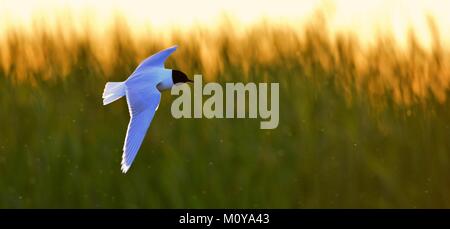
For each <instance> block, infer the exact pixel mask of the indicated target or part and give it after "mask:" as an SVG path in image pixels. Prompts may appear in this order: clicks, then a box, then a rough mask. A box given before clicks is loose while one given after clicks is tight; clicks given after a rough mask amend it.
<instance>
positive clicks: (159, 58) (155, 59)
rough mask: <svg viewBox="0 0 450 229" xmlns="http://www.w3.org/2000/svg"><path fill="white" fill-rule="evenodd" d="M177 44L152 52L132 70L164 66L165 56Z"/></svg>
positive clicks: (173, 50) (170, 52) (174, 48)
mask: <svg viewBox="0 0 450 229" xmlns="http://www.w3.org/2000/svg"><path fill="white" fill-rule="evenodd" d="M177 47H178V46H176V45H174V46H172V47H170V48H168V49H165V50H162V51H160V52H158V53H155V54H153V55H152V56H150V57H148V58H147V59H145V60H143V61H142V62H141V63H140V64H139V66H138V67H137V68H136V70H134V72H138V71H142V70H144V69H146V68H149V67H161V68H164V62H165V61H166V59H167V57H169V56H170V54H172V53H173V52H175V50H176V49H177Z"/></svg>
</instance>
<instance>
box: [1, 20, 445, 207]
mask: <svg viewBox="0 0 450 229" xmlns="http://www.w3.org/2000/svg"><path fill="white" fill-rule="evenodd" d="M128 26H129V25H128V24H127V23H126V21H124V20H121V19H118V20H117V21H116V23H115V24H114V26H113V27H111V28H110V30H109V32H108V34H109V38H110V39H109V40H99V39H96V37H94V36H91V35H90V34H91V33H90V32H89V31H90V30H93V29H94V28H90V27H89V26H86V27H85V29H86V30H85V31H84V32H82V33H77V32H75V30H71V29H70V27H69V28H68V27H67V26H66V25H64V26H63V25H60V27H59V28H56V29H51V30H50V29H46V28H45V27H44V26H35V27H34V29H33V30H32V31H31V32H28V33H27V32H25V31H21V30H14V29H10V30H8V32H7V33H6V34H4V36H3V39H2V40H1V43H0V58H1V59H0V64H1V66H0V174H1V175H0V176H1V178H0V187H1V190H0V207H1V208H447V207H450V197H449V195H448V193H450V158H449V154H450V142H449V131H450V129H449V121H450V106H449V105H450V104H449V100H448V98H447V97H448V95H449V90H448V86H449V80H450V75H449V74H450V66H449V63H450V62H449V58H450V53H449V52H448V50H447V49H446V48H445V47H443V46H442V45H441V40H440V35H439V31H438V30H437V29H436V27H435V26H434V23H433V20H431V19H430V20H429V28H430V33H431V34H432V37H433V45H432V48H430V49H425V48H422V47H421V45H420V44H419V43H418V42H417V39H416V38H415V34H414V32H413V31H412V32H411V33H410V35H409V43H408V48H407V49H405V50H400V49H399V48H397V45H396V43H395V41H393V40H392V39H391V38H390V37H389V35H387V36H380V37H379V38H378V41H377V42H376V44H375V45H373V46H370V47H364V48H363V47H362V46H361V45H360V43H359V42H358V40H357V39H356V38H355V35H354V34H351V33H339V34H337V35H335V36H331V35H330V33H329V32H328V31H329V28H328V27H327V21H326V19H325V18H324V17H320V15H319V16H318V17H315V19H313V20H311V21H310V22H309V23H308V25H307V26H306V27H301V28H297V27H295V26H288V25H286V26H280V25H274V24H271V23H270V22H268V21H261V22H260V23H258V24H256V25H254V26H253V27H251V28H249V29H248V30H246V31H244V32H243V33H236V32H235V30H234V24H233V22H232V21H230V20H227V19H224V20H223V21H222V22H221V25H219V26H217V28H219V29H214V30H212V29H209V28H207V27H201V26H198V27H194V28H193V29H191V30H188V31H180V30H176V29H173V30H172V31H171V32H170V33H169V36H165V37H163V36H161V35H159V34H158V33H157V31H151V32H150V33H149V35H148V36H146V37H135V36H132V35H130V34H131V33H130V32H129V31H128ZM173 44H178V45H179V49H178V50H177V51H176V52H175V53H174V55H172V56H171V57H170V58H169V60H168V61H167V62H166V67H167V68H174V69H181V70H182V71H184V72H187V73H188V75H190V76H192V75H193V74H203V80H204V82H205V81H206V82H212V81H217V82H219V83H221V84H224V83H226V82H278V83H280V123H279V126H278V128H276V129H274V130H260V129H259V122H260V120H259V119H179V120H176V119H174V118H172V116H171V115H170V106H171V101H172V100H173V99H174V98H173V97H172V96H171V95H170V93H169V92H167V93H164V94H163V97H162V102H161V105H160V108H159V110H158V112H157V114H156V116H155V118H154V121H153V123H152V125H151V128H150V129H149V131H148V133H147V137H146V139H145V141H144V143H143V146H142V148H141V149H140V152H139V154H138V156H137V158H136V160H135V162H134V164H133V167H132V168H131V169H130V171H129V173H128V174H126V175H124V174H122V173H121V171H120V160H121V153H122V151H121V149H122V144H123V140H124V136H125V130H126V127H127V124H128V120H129V115H128V110H127V107H126V102H125V100H123V99H122V100H120V101H118V102H115V103H113V104H111V105H109V106H106V107H104V106H102V99H101V94H102V91H103V88H104V85H105V83H106V82H107V81H123V80H125V79H126V77H127V76H128V75H129V74H130V73H131V72H132V71H133V70H134V68H135V67H136V65H137V64H138V63H139V61H140V60H142V59H143V58H145V57H146V56H148V55H150V54H152V53H154V52H156V51H159V50H161V49H164V48H166V47H169V46H171V45H173ZM205 98H206V97H205Z"/></svg>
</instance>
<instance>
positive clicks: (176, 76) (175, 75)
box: [172, 70, 194, 84]
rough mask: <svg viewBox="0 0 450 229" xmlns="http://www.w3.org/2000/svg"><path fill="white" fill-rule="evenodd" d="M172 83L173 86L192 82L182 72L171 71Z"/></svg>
mask: <svg viewBox="0 0 450 229" xmlns="http://www.w3.org/2000/svg"><path fill="white" fill-rule="evenodd" d="M172 81H173V84H177V83H187V82H194V81H192V80H190V79H189V78H187V76H186V74H184V73H183V72H182V71H178V70H172Z"/></svg>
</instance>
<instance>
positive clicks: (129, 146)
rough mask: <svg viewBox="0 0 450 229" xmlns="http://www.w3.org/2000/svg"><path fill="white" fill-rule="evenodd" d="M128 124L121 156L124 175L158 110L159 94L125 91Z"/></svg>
mask: <svg viewBox="0 0 450 229" xmlns="http://www.w3.org/2000/svg"><path fill="white" fill-rule="evenodd" d="M126 97H127V103H128V109H129V111H130V116H131V118H130V123H129V124H128V130H127V135H126V137H125V144H124V146H123V154H122V163H121V165H122V168H121V169H122V172H123V173H126V172H127V171H128V169H129V168H130V166H131V164H132V163H133V160H134V158H135V157H136V154H137V152H138V151H139V148H140V147H141V144H142V141H143V140H144V137H145V134H146V133H147V129H148V127H149V126H150V123H151V122H152V119H153V116H154V115H155V112H156V110H157V109H158V105H159V102H160V100H161V93H160V92H159V91H158V90H157V89H156V88H154V90H149V89H148V88H147V89H145V90H144V89H141V90H128V89H127V90H126Z"/></svg>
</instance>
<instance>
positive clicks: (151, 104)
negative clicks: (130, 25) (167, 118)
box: [103, 46, 191, 173]
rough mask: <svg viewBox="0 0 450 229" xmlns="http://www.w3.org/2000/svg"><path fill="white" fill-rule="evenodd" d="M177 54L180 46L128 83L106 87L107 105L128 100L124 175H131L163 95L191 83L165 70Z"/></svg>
mask: <svg viewBox="0 0 450 229" xmlns="http://www.w3.org/2000/svg"><path fill="white" fill-rule="evenodd" d="M175 50H176V46H174V47H171V48H168V49H166V50H163V51H161V52H159V53H156V54H154V55H152V56H150V57H149V58H147V59H145V60H144V61H142V63H141V64H140V65H139V66H138V67H137V68H136V70H135V71H134V72H133V73H132V74H131V75H130V76H129V77H128V79H127V80H125V81H124V82H108V83H106V86H105V90H104V92H103V105H107V104H109V103H112V102H114V101H116V100H118V99H120V98H121V97H122V96H126V99H127V104H128V109H129V111H130V122H129V124H128V129H127V135H126V137H125V144H124V146H123V154H122V162H121V164H122V168H121V169H122V172H124V173H126V172H127V171H128V169H129V168H130V166H131V164H132V163H133V160H134V158H135V157H136V154H137V152H138V151H139V148H140V146H141V144H142V142H143V140H144V137H145V134H146V133H147V129H148V127H149V126H150V123H151V121H152V119H153V116H154V115H155V111H156V110H157V109H158V106H159V102H160V99H161V92H162V91H164V90H168V89H171V88H172V86H173V85H174V84H176V83H184V82H191V81H190V80H189V79H188V78H187V77H186V75H185V74H184V73H182V72H180V71H177V70H172V69H166V68H164V61H165V60H166V59H167V57H168V56H169V55H170V54H171V53H172V52H174V51H175Z"/></svg>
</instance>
